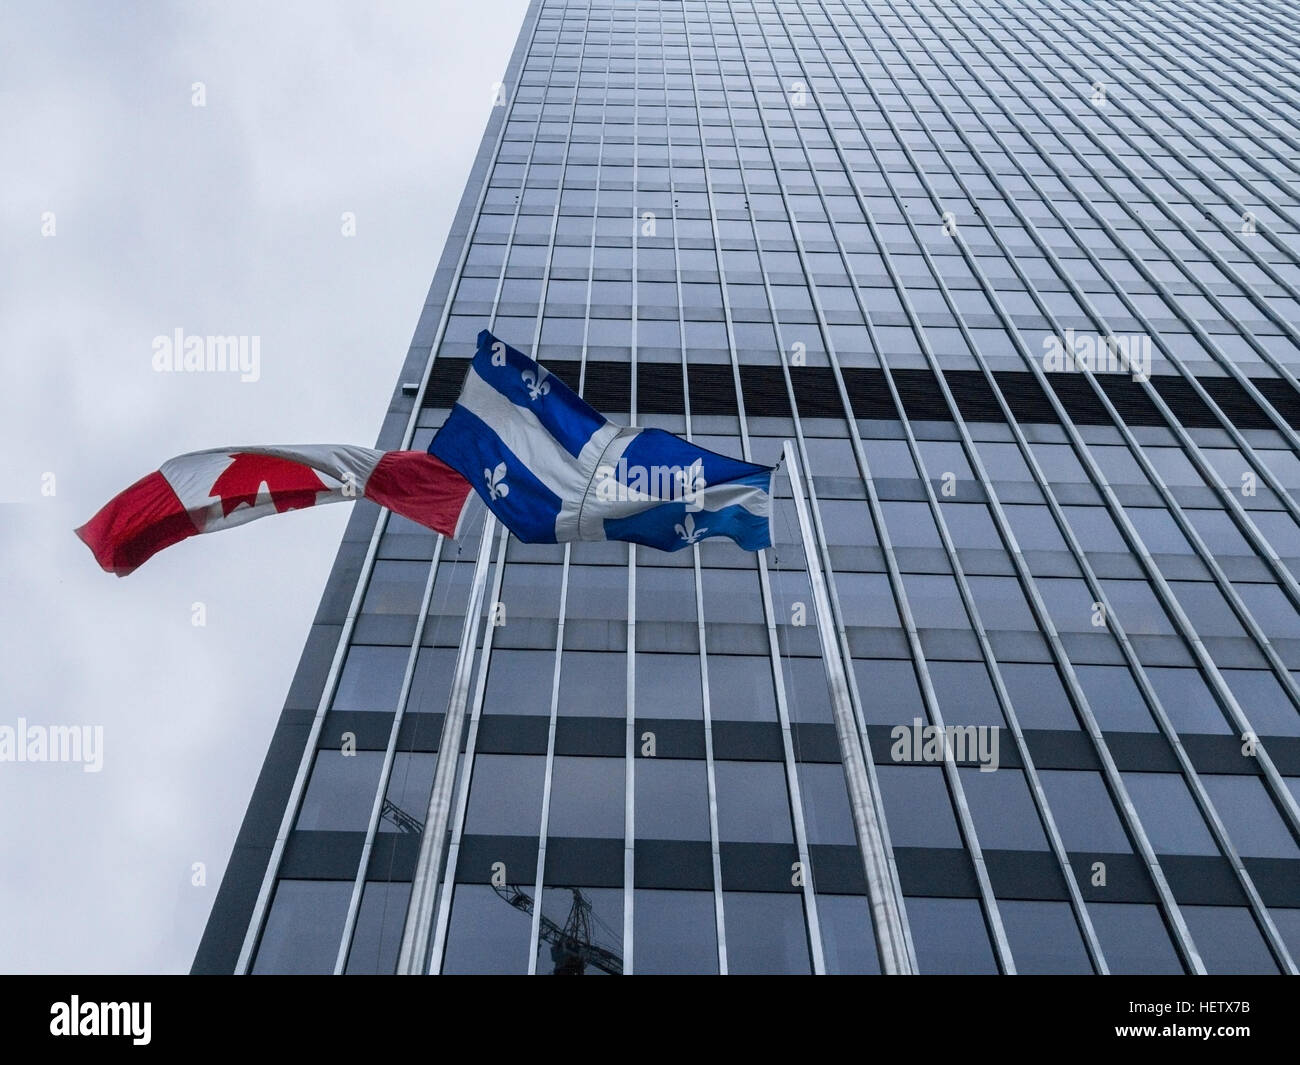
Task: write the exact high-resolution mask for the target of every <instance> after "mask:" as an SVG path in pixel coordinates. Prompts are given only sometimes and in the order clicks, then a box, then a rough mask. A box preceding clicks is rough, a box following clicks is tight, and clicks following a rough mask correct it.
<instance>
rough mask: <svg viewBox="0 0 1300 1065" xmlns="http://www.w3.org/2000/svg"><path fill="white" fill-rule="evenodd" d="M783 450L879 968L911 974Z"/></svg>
mask: <svg viewBox="0 0 1300 1065" xmlns="http://www.w3.org/2000/svg"><path fill="white" fill-rule="evenodd" d="M783 454H784V456H785V468H786V471H787V472H788V473H789V475H790V487H791V489H792V493H791V494H792V495H793V496H794V505H795V510H796V511H798V514H799V534H800V536H801V537H802V538H803V553H804V558H805V559H807V565H808V583H809V584H810V585H811V586H812V595H813V612H814V613H815V614H816V615H817V636H818V639H819V640H820V641H821V647H822V662H823V664H824V665H825V667H826V679H827V681H828V682H829V684H830V694H831V709H832V713H833V714H834V717H835V735H836V736H837V737H838V738H839V741H840V759H841V761H842V762H843V765H844V780H845V782H846V783H847V784H848V789H849V809H850V812H851V813H852V814H853V831H854V833H855V834H856V835H857V837H858V850H860V851H861V852H862V867H863V871H864V872H865V873H866V877H867V897H868V899H869V901H870V903H871V916H872V925H873V926H874V928H875V934H876V949H877V952H878V953H879V955H880V971H881V972H882V973H887V974H890V975H912V974H913V973H914V972H915V970H914V968H913V962H912V955H911V952H910V951H909V950H908V949H907V934H906V931H905V925H904V923H903V914H902V912H901V910H900V908H899V905H898V897H897V896H896V895H895V893H894V891H893V889H892V878H891V876H890V872H889V866H888V864H887V862H886V859H885V841H884V837H883V835H882V834H881V831H880V822H879V821H878V820H877V819H876V807H875V804H874V802H873V801H872V795H871V783H870V780H869V779H868V777H867V767H866V762H865V761H864V755H863V750H862V744H861V743H859V741H858V728H857V722H856V720H855V719H854V716H853V704H852V702H851V701H850V700H849V681H848V675H847V674H846V673H845V664H844V659H843V657H842V656H841V655H840V645H839V642H838V641H837V640H836V638H835V630H834V628H833V627H832V622H831V603H830V596H829V594H828V593H827V591H826V578H825V576H824V575H823V573H822V566H821V560H820V559H819V558H818V556H817V544H816V542H815V540H814V538H813V531H812V521H811V519H810V518H809V516H808V502H807V500H806V499H805V498H804V494H803V480H802V478H801V477H800V476H799V458H798V455H797V454H796V452H795V449H794V446H793V445H792V444H791V442H790V441H789V440H787V441H785V445H784V451H783ZM773 506H775V500H773ZM814 875H815V872H814Z"/></svg>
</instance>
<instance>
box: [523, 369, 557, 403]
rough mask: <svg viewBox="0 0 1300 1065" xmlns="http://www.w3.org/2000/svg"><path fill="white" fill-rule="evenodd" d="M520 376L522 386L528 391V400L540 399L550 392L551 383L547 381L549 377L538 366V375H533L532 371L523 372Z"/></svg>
mask: <svg viewBox="0 0 1300 1065" xmlns="http://www.w3.org/2000/svg"><path fill="white" fill-rule="evenodd" d="M520 376H521V377H522V379H523V382H524V385H525V386H526V387H527V389H528V398H529V399H541V398H542V396H544V395H546V394H547V393H548V392H550V390H551V382H550V381H548V380H547V378H548V377H550V374H548V373H547V372H546V371H545V370H543V369H542V368H541V367H540V366H539V367H538V373H533V371H532V370H525V371H524V372H523V373H522V374H521V375H520Z"/></svg>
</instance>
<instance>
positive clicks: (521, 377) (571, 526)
mask: <svg viewBox="0 0 1300 1065" xmlns="http://www.w3.org/2000/svg"><path fill="white" fill-rule="evenodd" d="M429 452H430V454H432V455H434V456H436V457H437V458H439V459H441V460H442V461H443V462H445V463H446V464H447V465H448V466H450V467H452V469H454V470H457V471H458V472H459V473H460V474H461V475H462V476H464V477H465V479H466V480H468V481H469V483H470V484H471V485H473V487H474V489H475V490H476V491H477V492H478V494H479V495H480V496H481V497H482V498H483V502H484V503H486V504H487V506H488V509H490V510H491V511H492V513H493V514H495V515H496V516H497V518H498V519H500V521H501V522H502V524H504V525H505V526H506V528H507V529H509V530H510V531H511V532H512V533H513V534H514V535H515V536H516V537H518V538H519V539H520V540H522V541H523V542H524V543H527V544H553V543H567V542H569V541H574V540H629V541H631V542H632V543H637V544H643V545H645V546H646V547H654V548H658V549H659V550H660V551H677V550H680V549H681V548H683V547H687V546H688V545H690V544H694V543H698V542H699V541H700V540H703V539H706V538H707V537H710V536H726V537H729V538H730V539H732V540H734V541H735V542H736V543H737V544H739V545H740V546H741V547H742V548H744V549H745V550H747V551H761V550H762V549H763V548H765V547H770V546H771V544H772V536H771V528H770V523H771V512H772V474H773V472H774V468H773V467H771V466H756V465H754V464H752V463H749V462H741V461H739V460H737V459H732V458H727V457H726V456H725V455H718V454H715V453H714V452H712V451H706V450H704V448H701V447H696V446H695V445H694V444H692V443H690V442H688V441H686V440H683V439H682V438H681V437H678V436H674V435H673V434H672V433H667V432H664V431H663V430H662V429H634V428H628V427H625V426H620V425H614V424H613V423H612V422H610V421H609V420H607V419H606V418H605V417H604V416H603V415H601V414H599V413H598V412H596V411H595V410H593V409H592V408H591V407H590V406H588V405H587V404H586V403H585V402H584V401H583V400H582V399H581V398H579V396H578V395H577V394H576V393H575V392H574V391H573V390H572V389H571V388H569V387H568V385H566V384H565V383H564V382H563V381H561V380H560V379H559V378H558V377H555V376H553V375H551V374H549V373H547V372H546V370H545V369H543V368H542V367H541V366H540V365H538V364H537V363H536V362H534V361H533V360H532V359H530V358H529V357H528V356H527V355H524V354H523V353H522V352H519V351H516V350H515V349H514V348H512V347H510V345H508V344H506V343H504V342H503V341H500V340H498V339H497V338H496V337H494V336H493V335H492V334H491V333H489V332H488V331H487V330H486V329H485V330H483V332H481V333H479V335H478V352H477V353H476V354H475V356H474V359H473V360H472V361H471V363H470V368H469V373H468V374H467V375H466V377H465V384H464V386H463V387H462V388H461V393H460V397H459V398H458V399H457V401H456V404H455V406H453V407H452V409H451V414H450V415H448V417H447V421H446V422H445V424H444V425H443V426H442V428H441V429H439V430H438V432H437V435H435V436H434V438H433V443H431V444H430V445H429Z"/></svg>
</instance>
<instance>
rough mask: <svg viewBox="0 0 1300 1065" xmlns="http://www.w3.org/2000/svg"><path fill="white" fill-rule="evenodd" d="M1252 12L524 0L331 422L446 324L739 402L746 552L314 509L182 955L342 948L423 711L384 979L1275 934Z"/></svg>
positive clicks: (442, 338)
mask: <svg viewBox="0 0 1300 1065" xmlns="http://www.w3.org/2000/svg"><path fill="white" fill-rule="evenodd" d="M1298 43H1300V32H1298V31H1297V30H1296V28H1295V27H1294V25H1293V24H1292V23H1291V22H1289V21H1288V20H1287V18H1286V12H1285V11H1284V10H1283V9H1282V8H1281V7H1279V6H1274V5H1269V4H1264V5H1252V6H1247V5H1244V4H1242V3H1239V2H1235V0H1233V2H1225V3H1219V4H1209V3H1205V2H1200V0H1189V2H1182V3H1174V2H1172V0H1139V2H1134V3H1126V4H1109V3H1107V4H1085V3H1082V2H1080V0H1024V2H1016V0H968V2H965V3H961V4H957V3H953V2H947V0H936V2H931V0H813V2H805V3H794V2H776V0H681V2H671V0H603V2H601V0H567V2H566V0H534V2H533V4H532V5H531V6H530V8H529V10H528V13H527V15H526V17H525V19H524V24H523V27H522V30H521V32H520V36H519V42H518V44H517V46H516V48H515V51H514V54H513V57H512V59H511V62H510V65H509V68H508V70H507V71H506V73H505V75H504V77H503V78H502V82H501V84H500V86H498V87H496V91H497V96H496V100H497V103H498V104H499V106H497V107H494V109H493V114H492V118H491V120H490V122H489V125H488V128H487V131H486V133H485V135H484V139H483V143H482V146H481V148H480V150H479V154H478V157H477V159H476V160H475V163H474V167H473V171H472V173H471V176H470V180H469V183H468V185H467V188H466V191H465V194H464V197H463V199H462V202H461V206H460V209H459V211H458V213H457V216H456V219H455V222H454V225H453V227H452V231H451V235H450V237H449V239H448V243H447V247H446V249H445V250H444V252H443V256H442V259H441V262H440V264H439V266H438V270H437V273H436V275H435V277H434V280H433V285H432V287H431V289H430V292H429V296H428V300H427V302H426V305H425V307H424V311H423V313H422V315H421V316H420V320H419V324H418V325H417V327H416V331H415V336H414V338H413V340H412V344H411V348H410V351H409V352H408V355H407V358H406V361H405V364H404V365H403V367H402V372H401V376H400V380H399V383H398V387H397V390H396V391H395V393H394V398H393V402H392V405H391V407H390V410H389V414H388V416H387V418H386V420H385V422H384V424H383V428H382V430H381V433H380V436H379V446H380V447H383V448H394V447H400V446H403V445H408V446H412V447H417V448H418V447H425V446H427V444H428V442H429V440H430V439H431V437H432V434H433V432H434V430H435V429H436V428H437V426H439V425H440V424H441V422H442V420H443V419H444V418H445V416H446V414H447V410H448V408H449V406H450V404H451V403H452V401H453V400H454V398H455V396H456V394H457V391H458V388H459V385H460V382H461V379H462V377H463V375H464V372H465V368H466V365H467V360H468V358H469V356H470V355H471V354H472V351H473V346H474V338H475V335H476V334H477V333H478V331H479V330H480V329H482V328H485V327H489V328H491V329H492V330H493V332H494V333H495V334H497V335H498V336H500V337H502V338H503V339H505V340H507V341H508V342H510V343H511V344H513V345H514V346H516V347H518V348H520V349H522V350H524V351H527V352H529V353H531V354H533V355H534V357H536V358H537V359H539V360H540V361H541V362H543V363H544V364H545V365H546V366H547V368H548V369H549V370H550V371H551V372H552V373H555V374H558V375H560V377H561V378H562V379H564V380H566V381H567V382H569V383H570V384H571V385H573V386H574V387H575V388H578V389H579V390H580V391H581V392H582V393H583V395H584V396H585V397H586V398H587V399H588V401H589V402H591V403H592V404H593V405H594V406H595V407H597V408H598V409H600V410H601V411H603V412H604V413H606V414H607V415H609V416H610V417H611V418H615V419H618V420H620V421H627V422H631V423H634V424H638V425H654V426H659V427H662V428H665V429H668V430H670V431H672V432H675V433H679V434H683V435H687V436H690V437H691V438H692V439H693V440H695V441H697V442H699V443H702V444H703V445H704V446H707V447H710V448H712V449H714V450H717V451H722V452H726V453H730V454H735V455H743V456H744V457H746V458H752V459H753V460H754V461H758V462H765V463H769V464H771V463H775V462H776V461H777V460H778V458H779V457H780V456H781V453H782V446H783V443H784V442H785V441H791V442H792V450H791V456H792V460H793V461H791V462H788V463H787V464H786V465H787V474H788V475H789V476H787V475H782V476H781V477H780V478H779V479H778V483H779V484H783V485H784V486H785V487H784V503H783V504H782V505H779V506H778V508H777V510H778V513H777V515H776V519H775V526H774V527H775V535H776V539H777V541H778V543H777V546H776V547H775V548H774V549H773V550H771V551H768V552H765V553H763V554H761V555H754V554H748V553H745V552H742V551H740V550H739V549H738V548H736V547H734V546H733V545H731V544H729V543H725V542H719V541H704V542H703V543H700V544H698V545H696V546H694V547H692V548H690V549H688V550H685V551H680V552H677V553H675V554H662V553H659V552H653V551H647V550H642V549H636V548H631V547H629V546H628V545H626V544H618V543H599V544H580V545H574V546H572V547H564V546H556V545H536V546H527V545H522V544H520V543H518V542H515V541H512V540H510V539H509V538H508V537H505V536H504V535H502V534H500V533H499V532H498V533H495V534H494V535H492V536H491V537H490V538H487V539H486V541H484V540H482V539H481V538H480V531H481V530H482V528H483V524H482V523H483V520H484V519H483V511H482V509H481V508H479V509H478V510H477V514H478V518H477V522H478V525H477V528H473V527H472V528H471V529H470V530H469V532H467V533H466V534H465V536H464V537H463V538H462V540H461V541H460V542H450V541H441V540H439V539H438V538H436V537H435V536H434V535H433V534H432V533H429V532H427V531H425V530H423V529H421V528H420V527H418V526H415V525H413V524H411V523H409V522H405V521H403V520H401V519H398V518H394V517H389V516H386V515H381V513H380V512H379V511H378V510H377V509H376V508H375V507H373V506H372V505H370V504H367V503H360V504H357V508H356V513H355V514H354V516H353V518H352V521H351V523H350V525H349V527H348V531H347V534H346V536H345V538H344V543H343V545H342V547H341V549H340V552H339V556H338V560H337V562H336V564H335V567H334V571H333V574H332V576H331V578H330V581H329V584H328V586H327V588H326V591H325V594H324V597H323V599H322V602H321V606H320V610H319V612H318V614H317V617H316V620H315V624H314V625H313V628H312V630H311V634H310V637H309V639H308V643H307V647H306V650H305V651H304V654H303V658H302V663H301V665H300V667H299V670H298V673H297V676H296V678H295V681H294V683H293V686H292V688H291V690H290V692H289V696H288V699H287V701H286V704H285V708H284V711H283V714H282V716H281V719H280V724H279V727H278V729H277V731H276V734H275V738H274V740H273V743H272V747H271V751H270V753H269V754H268V757H267V760H266V764H265V767H264V769H263V772H262V775H261V778H260V779H259V782H258V785H257V788H256V791H255V793H254V795H253V798H252V801H251V803H250V806H249V810H248V813H247V816H246V818H245V821H244V824H243V827H242V829H241V832H240V834H239V838H238V840H237V842H236V845H235V848H234V852H233V854H232V856H231V860H230V864H229V867H228V869H227V872H226V875H225V878H224V881H223V883H222V887H221V891H220V894H219V896H218V898H217V901H216V903H215V905H214V908H213V912H212V916H211V918H210V920H209V923H208V927H207V930H206V933H205V935H204V938H203V941H202V944H201V946H200V948H199V951H198V955H197V958H196V960H195V965H194V968H195V971H201V972H207V971H220V972H230V971H240V972H242V971H250V972H284V971H288V972H331V971H338V972H392V971H394V970H395V968H396V967H397V965H398V957H399V948H400V945H401V943H402V939H403V930H404V927H405V926H406V919H407V909H408V905H409V903H410V898H411V894H412V891H411V886H412V881H413V878H415V877H417V876H418V875H419V874H418V872H417V864H418V863H419V860H420V855H421V853H422V849H421V844H422V842H423V840H424V836H425V822H426V819H427V817H428V812H429V805H430V804H429V797H430V790H431V787H432V782H433V780H434V772H435V765H436V762H437V759H438V757H439V752H438V747H439V742H440V737H441V735H442V730H443V726H444V721H445V718H446V712H447V709H448V707H449V706H452V707H456V706H459V705H461V702H462V701H463V704H464V705H465V707H466V710H465V724H464V731H463V733H462V734H461V735H462V740H463V744H462V749H463V754H462V757H461V759H460V762H459V766H460V768H459V773H458V775H457V777H456V780H455V787H454V790H453V793H452V795H451V797H450V806H449V809H448V811H447V812H448V817H447V834H446V840H445V843H444V841H442V840H435V841H434V842H435V844H437V845H435V846H433V847H425V848H424V851H423V853H429V852H430V851H432V852H434V853H436V852H437V851H438V847H439V846H444V845H445V847H446V848H447V849H446V851H445V855H446V856H445V859H444V860H443V862H442V868H443V869H444V870H445V873H444V876H443V881H442V882H441V883H428V884H426V885H425V887H426V888H428V890H429V892H430V897H431V900H432V908H431V911H430V913H431V917H430V925H429V929H428V931H429V937H428V961H427V963H425V962H424V961H423V960H421V962H420V965H419V967H420V968H421V969H424V970H427V971H432V972H443V973H459V972H511V973H524V972H539V973H542V972H554V971H575V970H578V969H584V970H585V971H587V972H590V973H594V972H610V971H613V972H618V971H622V972H630V973H653V972H719V971H721V972H729V973H750V972H794V973H800V972H828V973H839V972H864V971H865V972H874V971H878V970H880V969H882V968H883V969H885V970H888V971H919V972H923V973H929V972H960V973H982V972H988V973H992V972H1019V973H1034V972H1202V971H1208V972H1211V973H1217V972H1290V973H1295V972H1296V966H1297V962H1298V961H1300V847H1298V845H1297V838H1298V837H1300V804H1298V802H1300V613H1298V612H1297V608H1298V607H1300V583H1298V581H1300V524H1297V523H1298V522H1300V437H1298V436H1297V432H1298V431H1300V390H1298V384H1300V383H1298V382H1297V378H1296V372H1297V369H1298V368H1300V291H1298V288H1300V240H1298V239H1297V224H1298V220H1300V194H1298V193H1297V189H1300V184H1298V183H1297V178H1298V176H1300V128H1298V127H1297V123H1296V121H1295V116H1296V114H1297V113H1300V111H1298V110H1297V105H1298V104H1300V63H1297V61H1296V59H1295V56H1296V54H1297V52H1296V46H1297V44H1298ZM792 484H793V487H792ZM800 484H802V491H803V492H804V493H806V506H805V509H806V514H807V516H808V518H809V523H808V528H807V530H806V532H807V535H805V529H804V528H803V526H802V525H801V523H800V520H799V513H798V511H797V509H796V508H795V506H794V505H793V497H794V495H795V494H796V493H798V492H800V491H801V489H800V488H799V485H800ZM808 547H810V548H811V550H807V549H806V548H808ZM483 553H485V554H483ZM481 554H482V556H483V557H480V555H481ZM479 563H481V565H479ZM476 575H477V577H478V581H477V585H476V581H475V578H476ZM820 592H824V593H825V594H824V598H823V600H822V603H823V609H822V611H820V612H819V611H818V610H817V605H818V601H819V593H820ZM480 593H481V609H480V610H477V611H469V612H468V613H467V610H466V606H467V604H469V603H471V602H473V601H477V600H478V599H479V598H480ZM467 618H468V620H467ZM819 623H820V625H819ZM837 706H838V707H840V708H842V709H846V710H847V712H849V713H850V715H851V720H852V722H853V728H852V729H850V731H849V732H848V733H847V734H845V733H843V732H838V733H837V729H836V726H835V720H836V718H835V715H834V711H835V709H836V707H837ZM864 754H865V755H866V757H865V758H864V757H863V755H864ZM855 759H856V763H857V768H856V769H855V768H853V765H854V762H855ZM845 763H848V764H849V766H850V768H849V771H848V772H847V773H846V771H845V769H844V764H845ZM846 782H847V783H856V785H857V786H860V787H861V788H864V789H865V791H864V792H863V793H864V794H865V795H866V797H867V801H866V803H865V804H864V805H863V808H862V809H859V810H858V811H857V813H858V817H857V818H855V817H854V816H852V814H851V808H850V800H849V794H850V790H849V788H848V787H847V786H846ZM863 818H865V819H867V820H868V821H870V822H871V823H872V824H875V825H876V827H877V830H878V836H877V838H876V842H875V844H873V843H872V841H871V840H869V839H867V838H864V836H863V835H862V832H861V831H860V829H861V824H862V821H863ZM855 827H856V828H857V829H858V831H855ZM873 862H874V863H875V864H874V866H873V864H872V863H873ZM872 868H875V869H876V870H877V871H878V872H879V874H880V875H879V878H878V880H876V881H874V882H872V881H871V878H870V877H869V875H868V873H866V872H864V869H866V870H871V869H872ZM891 950H892V951H894V952H895V953H894V955H893V956H888V952H889V951H891ZM882 960H883V961H884V962H885V964H883V965H882Z"/></svg>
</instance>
